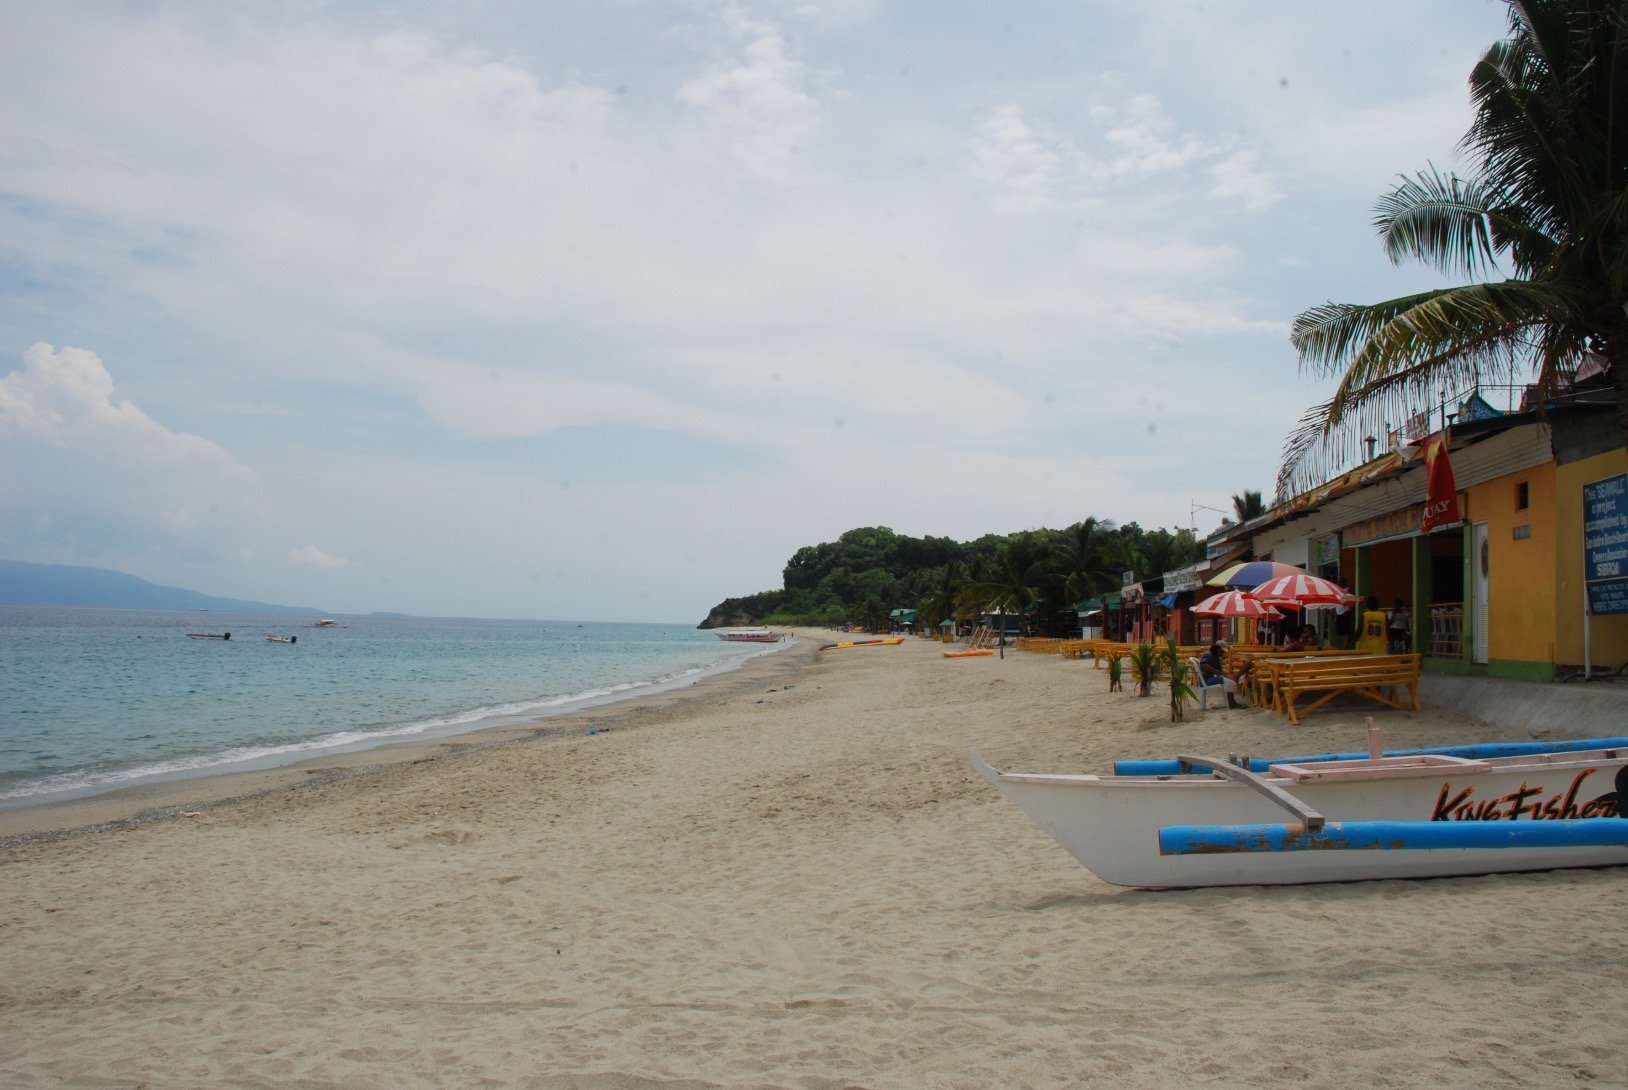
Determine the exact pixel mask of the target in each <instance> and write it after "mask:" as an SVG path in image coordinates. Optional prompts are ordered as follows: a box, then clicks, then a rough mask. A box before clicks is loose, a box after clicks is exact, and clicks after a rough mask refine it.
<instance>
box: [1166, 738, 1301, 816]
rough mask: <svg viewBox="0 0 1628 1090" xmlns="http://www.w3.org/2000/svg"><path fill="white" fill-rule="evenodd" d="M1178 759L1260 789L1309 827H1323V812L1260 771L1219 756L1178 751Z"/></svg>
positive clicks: (1181, 762)
mask: <svg viewBox="0 0 1628 1090" xmlns="http://www.w3.org/2000/svg"><path fill="white" fill-rule="evenodd" d="M1176 761H1177V762H1178V763H1179V764H1181V765H1185V766H1191V767H1193V768H1202V769H1206V770H1208V771H1210V772H1214V773H1216V774H1217V775H1220V776H1225V777H1226V778H1227V779H1229V780H1234V781H1236V782H1238V783H1241V784H1244V785H1246V786H1248V787H1251V788H1253V789H1254V790H1256V791H1259V792H1260V793H1261V794H1263V795H1265V796H1266V797H1267V798H1269V799H1271V800H1272V801H1273V802H1275V803H1277V804H1278V805H1279V806H1281V807H1283V808H1284V809H1285V810H1287V811H1289V813H1291V814H1293V815H1294V816H1295V817H1297V818H1299V819H1300V820H1301V821H1303V822H1304V823H1305V825H1306V828H1308V829H1321V828H1322V827H1323V823H1324V821H1325V820H1326V819H1325V818H1324V817H1323V815H1322V814H1319V813H1318V812H1317V811H1316V810H1313V809H1312V808H1311V807H1310V806H1307V805H1306V803H1305V802H1304V801H1303V800H1301V799H1299V798H1297V797H1296V796H1294V795H1292V794H1290V793H1289V792H1287V791H1285V790H1284V789H1283V788H1281V787H1279V786H1278V785H1277V784H1275V783H1272V782H1271V781H1269V780H1268V779H1267V778H1266V777H1265V776H1262V775H1261V774H1260V773H1258V772H1251V771H1250V770H1249V769H1247V768H1240V767H1239V766H1237V765H1235V764H1233V763H1232V762H1230V761H1224V760H1222V759H1220V758H1218V757H1195V756H1192V755H1190V754H1181V753H1178V754H1177V755H1176Z"/></svg>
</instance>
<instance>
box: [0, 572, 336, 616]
mask: <svg viewBox="0 0 1628 1090" xmlns="http://www.w3.org/2000/svg"><path fill="white" fill-rule="evenodd" d="M0 605H14V606H25V605H26V606H101V607H104V608H109V609H217V610H236V611H239V612H244V611H254V612H259V613H318V612H320V611H319V610H316V609H313V608H311V607H309V606H278V605H272V604H271V603H269V602H251V601H248V600H246V599H243V598H216V597H215V596H214V595H212V594H200V593H199V592H197V591H195V590H183V589H182V588H180V587H163V586H159V585H158V584H157V583H149V582H147V580H145V579H138V578H136V577H135V576H134V575H126V574H125V573H124V572H119V571H110V570H109V569H107V568H83V567H78V566H75V565H71V564H29V563H27V562H25V561H22V560H0Z"/></svg>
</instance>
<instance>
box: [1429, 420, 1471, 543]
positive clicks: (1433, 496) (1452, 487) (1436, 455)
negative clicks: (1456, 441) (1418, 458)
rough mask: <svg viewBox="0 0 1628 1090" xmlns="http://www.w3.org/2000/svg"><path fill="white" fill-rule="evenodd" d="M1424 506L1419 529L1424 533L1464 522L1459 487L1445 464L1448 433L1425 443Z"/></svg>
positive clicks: (1450, 464)
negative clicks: (1460, 508) (1460, 507)
mask: <svg viewBox="0 0 1628 1090" xmlns="http://www.w3.org/2000/svg"><path fill="white" fill-rule="evenodd" d="M1424 459H1425V482H1426V483H1425V505H1424V518H1423V520H1422V523H1421V525H1420V529H1421V530H1422V531H1423V532H1424V533H1427V534H1428V533H1430V532H1431V531H1433V530H1439V529H1440V528H1441V527H1443V526H1452V525H1453V524H1454V523H1457V522H1460V521H1462V520H1463V518H1464V515H1463V513H1462V512H1461V511H1460V510H1459V506H1458V485H1456V484H1455V483H1453V464H1452V463H1451V462H1449V461H1448V460H1447V430H1446V429H1445V428H1443V429H1442V430H1441V431H1440V432H1437V433H1436V434H1435V435H1432V436H1431V437H1430V438H1429V439H1426V440H1425V445H1424Z"/></svg>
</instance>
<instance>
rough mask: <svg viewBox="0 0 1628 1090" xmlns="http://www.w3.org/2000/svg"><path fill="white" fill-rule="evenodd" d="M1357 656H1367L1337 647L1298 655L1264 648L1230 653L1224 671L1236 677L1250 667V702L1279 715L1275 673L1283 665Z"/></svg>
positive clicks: (1247, 686)
mask: <svg viewBox="0 0 1628 1090" xmlns="http://www.w3.org/2000/svg"><path fill="white" fill-rule="evenodd" d="M1357 655H1367V652H1364V651H1347V650H1345V649H1343V648H1338V647H1308V648H1305V649H1303V650H1300V651H1290V650H1288V649H1286V648H1282V647H1265V648H1261V649H1259V650H1255V651H1250V650H1248V649H1245V650H1243V651H1238V650H1233V649H1229V650H1228V651H1227V664H1226V671H1227V673H1228V674H1235V673H1237V672H1238V671H1239V670H1242V669H1243V668H1244V667H1245V666H1246V665H1247V666H1249V667H1250V671H1249V673H1248V674H1246V675H1244V688H1245V689H1246V690H1247V691H1248V693H1247V695H1248V696H1249V702H1250V703H1251V704H1254V705H1255V706H1256V707H1260V708H1272V709H1273V710H1274V711H1281V710H1282V709H1280V708H1278V707H1277V703H1276V697H1277V671H1278V668H1279V667H1281V666H1282V665H1283V664H1284V663H1285V662H1299V661H1302V660H1304V659H1318V658H1353V657H1355V656H1357Z"/></svg>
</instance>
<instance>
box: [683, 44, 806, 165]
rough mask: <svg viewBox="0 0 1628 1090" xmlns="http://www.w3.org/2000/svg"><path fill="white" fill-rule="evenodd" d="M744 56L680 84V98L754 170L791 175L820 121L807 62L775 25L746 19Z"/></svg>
mask: <svg viewBox="0 0 1628 1090" xmlns="http://www.w3.org/2000/svg"><path fill="white" fill-rule="evenodd" d="M737 32H738V33H740V34H742V35H744V36H746V37H748V38H749V39H750V40H749V41H748V42H747V44H746V46H745V47H744V49H743V50H742V51H741V55H740V56H738V57H732V58H730V59H728V60H725V61H723V62H721V63H719V64H717V65H715V66H713V67H712V68H711V69H709V70H708V71H707V72H705V73H703V74H701V75H699V76H696V77H695V78H694V79H691V80H689V81H688V82H686V83H685V84H684V85H683V86H682V87H680V88H679V89H678V93H677V96H676V97H677V99H678V101H679V102H681V103H683V104H685V105H687V106H690V107H693V108H694V109H695V110H696V111H698V115H699V116H698V118H697V121H698V123H699V125H700V126H701V132H702V134H703V135H704V134H706V133H707V132H708V131H709V130H710V131H712V132H714V133H716V134H717V135H718V136H720V137H721V139H722V142H723V146H724V147H726V148H727V149H728V151H729V153H730V155H731V156H733V157H734V158H735V159H736V160H737V161H738V162H739V163H740V164H741V165H743V166H745V167H746V169H747V170H748V171H750V172H751V173H753V174H754V175H757V176H760V177H763V178H767V179H776V180H787V179H790V178H792V177H795V176H796V175H797V174H798V173H799V168H798V165H797V164H798V159H799V156H801V155H802V153H803V152H804V150H806V148H807V146H808V143H809V140H810V139H811V138H812V136H813V134H814V130H815V127H816V125H817V124H818V122H819V114H820V103H819V100H818V99H817V98H816V97H815V96H814V95H813V94H812V93H810V91H809V90H808V82H809V78H810V73H809V71H808V67H807V65H805V64H803V63H802V62H801V61H798V60H797V59H796V58H794V57H792V56H790V55H789V54H788V45H787V42H786V39H785V38H784V37H783V36H782V35H781V34H780V33H779V32H778V31H777V30H775V29H774V28H773V27H772V26H769V25H767V24H763V23H759V22H756V21H751V20H749V21H745V22H743V23H742V24H741V25H740V26H738V28H737Z"/></svg>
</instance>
